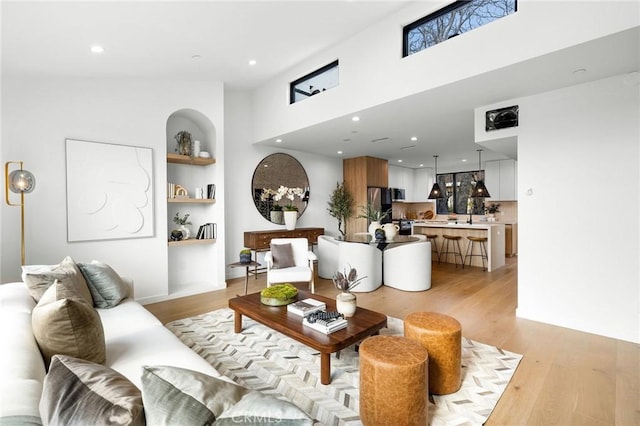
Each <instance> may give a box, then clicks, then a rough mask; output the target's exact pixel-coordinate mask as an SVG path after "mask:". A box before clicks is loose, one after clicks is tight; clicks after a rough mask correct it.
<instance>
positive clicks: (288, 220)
mask: <svg viewBox="0 0 640 426" xmlns="http://www.w3.org/2000/svg"><path fill="white" fill-rule="evenodd" d="M283 215H284V227H285V228H286V229H288V230H293V229H296V221H297V220H298V206H296V205H294V204H291V203H288V204H285V205H284V212H283Z"/></svg>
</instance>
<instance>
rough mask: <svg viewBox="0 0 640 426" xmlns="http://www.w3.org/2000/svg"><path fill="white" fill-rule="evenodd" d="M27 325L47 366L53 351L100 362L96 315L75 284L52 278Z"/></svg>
mask: <svg viewBox="0 0 640 426" xmlns="http://www.w3.org/2000/svg"><path fill="white" fill-rule="evenodd" d="M31 328H32V330H33V335H34V337H35V339H36V342H38V346H39V347H40V352H42V356H43V358H44V362H45V365H46V366H47V367H48V366H49V362H50V360H51V357H52V356H53V355H56V354H62V355H69V356H72V357H76V358H80V359H85V360H87V361H92V362H96V363H99V364H104V362H105V360H106V349H105V341H104V330H103V328H102V322H101V321H100V316H99V315H98V313H97V312H96V310H95V309H94V308H93V306H92V305H91V304H89V303H88V302H87V301H86V300H85V299H84V298H83V297H82V296H80V295H79V294H78V292H77V291H76V290H75V288H73V287H70V286H68V285H65V284H64V283H61V282H58V281H56V282H55V283H54V284H53V285H52V286H50V287H49V288H48V289H47V291H45V292H44V294H43V295H42V298H41V299H40V301H39V302H38V304H37V305H36V307H35V308H33V312H32V314H31Z"/></svg>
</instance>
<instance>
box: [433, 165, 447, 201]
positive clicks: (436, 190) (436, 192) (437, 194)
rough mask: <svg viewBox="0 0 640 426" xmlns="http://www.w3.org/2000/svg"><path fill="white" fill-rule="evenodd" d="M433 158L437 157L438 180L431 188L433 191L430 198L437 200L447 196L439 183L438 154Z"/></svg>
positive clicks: (436, 170)
mask: <svg viewBox="0 0 640 426" xmlns="http://www.w3.org/2000/svg"><path fill="white" fill-rule="evenodd" d="M433 158H435V160H436V168H435V172H436V173H435V176H436V181H435V182H434V184H433V187H432V188H431V192H429V199H430V200H435V199H438V198H446V196H445V195H444V194H443V192H442V190H441V189H440V185H438V156H437V155H434V156H433Z"/></svg>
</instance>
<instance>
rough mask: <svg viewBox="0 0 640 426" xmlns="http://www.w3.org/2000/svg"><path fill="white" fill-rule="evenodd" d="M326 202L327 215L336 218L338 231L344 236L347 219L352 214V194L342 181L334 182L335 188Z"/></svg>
mask: <svg viewBox="0 0 640 426" xmlns="http://www.w3.org/2000/svg"><path fill="white" fill-rule="evenodd" d="M327 204H328V205H329V207H328V208H327V210H328V211H329V215H331V217H335V218H336V219H338V231H339V232H340V234H341V235H342V237H343V238H344V237H345V235H346V234H347V219H349V218H350V217H351V216H353V212H352V210H353V196H352V195H351V193H350V192H349V191H348V190H347V188H345V186H344V182H343V183H339V182H336V189H334V190H333V192H332V193H331V198H329V201H328V202H327ZM343 224H344V227H343Z"/></svg>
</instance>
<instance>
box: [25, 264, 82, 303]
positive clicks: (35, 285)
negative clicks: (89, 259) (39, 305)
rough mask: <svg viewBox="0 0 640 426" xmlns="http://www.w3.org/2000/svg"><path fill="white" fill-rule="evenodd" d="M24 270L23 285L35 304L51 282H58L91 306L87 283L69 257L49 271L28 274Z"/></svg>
mask: <svg viewBox="0 0 640 426" xmlns="http://www.w3.org/2000/svg"><path fill="white" fill-rule="evenodd" d="M25 270H26V273H25V274H24V280H25V284H26V285H27V288H28V289H29V293H31V296H32V297H33V298H34V299H35V300H36V302H38V301H39V300H40V298H41V297H42V295H43V294H44V292H45V291H46V290H47V289H48V288H49V287H50V286H51V285H52V284H53V282H54V281H56V280H58V282H60V283H62V284H64V285H67V286H71V287H73V288H74V289H75V290H76V291H77V293H78V294H79V295H80V296H82V298H84V300H86V301H87V302H89V303H90V304H91V305H93V298H92V297H91V292H90V291H89V287H87V282H86V281H85V279H84V276H83V275H82V272H80V269H78V267H77V266H76V263H75V262H74V261H73V259H72V258H71V257H69V256H67V257H65V258H64V259H63V260H62V262H60V263H59V264H58V265H56V266H54V267H53V268H51V270H50V271H43V272H39V273H30V272H29V271H28V269H25Z"/></svg>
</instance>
